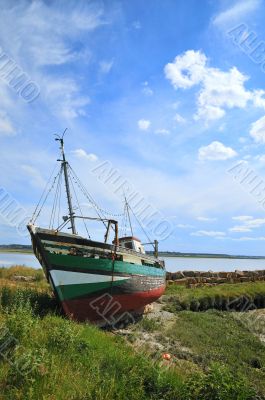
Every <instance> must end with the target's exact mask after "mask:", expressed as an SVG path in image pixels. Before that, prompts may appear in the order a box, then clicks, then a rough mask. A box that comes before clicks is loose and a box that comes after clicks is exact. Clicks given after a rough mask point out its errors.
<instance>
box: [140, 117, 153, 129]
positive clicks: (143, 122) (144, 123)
mask: <svg viewBox="0 0 265 400" xmlns="http://www.w3.org/2000/svg"><path fill="white" fill-rule="evenodd" d="M150 125H151V122H150V121H149V120H148V119H139V121H138V128H139V129H140V130H141V131H147V130H148V129H149V128H150Z"/></svg>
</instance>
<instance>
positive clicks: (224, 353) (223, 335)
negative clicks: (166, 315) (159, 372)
mask: <svg viewBox="0 0 265 400" xmlns="http://www.w3.org/2000/svg"><path fill="white" fill-rule="evenodd" d="M236 317H237V314H235V313H224V312H220V311H216V310H211V311H207V312H204V313H194V312H191V311H183V312H180V313H178V315H177V320H176V322H175V323H174V324H173V325H172V326H170V327H169V328H168V329H166V330H165V335H166V337H168V338H171V339H172V340H176V338H177V340H178V341H179V342H180V343H181V345H182V346H184V347H187V348H188V349H190V350H191V354H185V352H184V355H183V354H182V355H181V354H180V357H181V356H185V357H190V360H191V361H193V362H194V363H196V364H199V365H200V366H201V367H202V368H203V369H205V368H207V367H208V366H209V365H210V364H211V363H212V362H218V363H220V364H222V365H226V366H228V367H229V368H230V370H231V371H234V373H238V374H239V375H243V376H244V377H245V379H247V380H248V381H249V382H252V383H253V385H254V386H255V387H256V389H257V390H258V391H259V392H260V393H262V395H263V396H264V395H265V346H264V345H263V344H262V343H261V341H260V340H259V339H258V338H257V337H256V336H255V335H254V334H253V333H252V332H251V331H250V330H249V326H247V325H245V324H244V323H243V321H242V320H241V319H240V318H236ZM254 322H255V321H254V320H253V323H254Z"/></svg>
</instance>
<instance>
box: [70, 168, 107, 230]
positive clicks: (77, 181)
mask: <svg viewBox="0 0 265 400" xmlns="http://www.w3.org/2000/svg"><path fill="white" fill-rule="evenodd" d="M70 169H71V171H72V173H73V176H74V178H75V183H76V184H77V185H78V187H79V189H80V190H81V192H82V193H83V194H84V196H85V197H86V198H87V199H88V201H89V202H90V203H91V204H92V205H93V206H94V208H95V210H96V213H97V215H98V217H99V218H100V219H101V221H102V223H103V224H104V225H105V227H106V228H107V225H106V223H105V222H104V221H103V218H102V216H101V214H100V212H99V210H98V207H97V204H96V202H95V201H94V199H93V198H92V196H90V194H89V193H88V192H87V190H86V189H85V187H84V186H83V184H82V182H81V181H80V179H79V178H78V176H77V175H76V173H75V172H74V170H73V169H72V167H71V166H70ZM103 217H104V218H105V219H106V217H105V216H104V214H103Z"/></svg>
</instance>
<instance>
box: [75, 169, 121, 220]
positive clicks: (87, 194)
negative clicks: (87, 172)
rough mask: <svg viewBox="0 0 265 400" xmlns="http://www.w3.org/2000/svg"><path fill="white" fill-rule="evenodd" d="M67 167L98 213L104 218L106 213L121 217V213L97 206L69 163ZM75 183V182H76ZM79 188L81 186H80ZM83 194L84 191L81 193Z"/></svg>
mask: <svg viewBox="0 0 265 400" xmlns="http://www.w3.org/2000/svg"><path fill="white" fill-rule="evenodd" d="M69 167H70V169H71V171H72V172H73V174H74V176H75V178H76V179H77V181H78V182H79V183H80V185H81V186H82V188H83V190H84V192H85V193H86V197H87V196H88V197H89V198H88V200H89V202H90V203H91V204H92V205H93V206H94V207H95V208H96V209H97V210H98V212H99V213H100V212H101V213H102V214H103V216H104V218H106V214H107V215H111V216H112V217H122V216H123V214H121V213H120V214H114V213H112V212H110V211H107V210H104V209H103V208H100V207H99V206H98V204H97V203H96V201H95V200H94V199H93V197H92V196H91V194H90V193H89V192H88V191H87V189H86V187H85V186H84V185H83V183H82V182H81V180H80V179H79V178H78V176H77V175H76V173H75V171H74V170H73V168H72V167H71V166H70V165H69ZM76 183H77V182H76ZM80 189H81V188H80ZM83 194H84V193H83ZM100 218H102V217H100Z"/></svg>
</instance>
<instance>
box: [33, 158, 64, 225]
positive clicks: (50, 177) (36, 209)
mask: <svg viewBox="0 0 265 400" xmlns="http://www.w3.org/2000/svg"><path fill="white" fill-rule="evenodd" d="M57 165H58V164H57V161H56V163H55V165H54V167H53V170H52V173H51V175H50V176H49V179H48V180H47V183H46V185H45V187H44V189H43V192H42V194H41V197H40V199H39V201H38V204H37V205H36V207H35V210H34V212H33V214H32V217H31V220H30V222H33V223H34V222H35V221H36V219H37V218H35V220H34V217H35V215H36V213H37V211H38V208H39V205H40V203H41V201H42V198H43V196H44V194H45V192H46V190H47V188H48V185H49V183H50V181H51V179H52V177H53V175H54V171H55V170H56V167H57Z"/></svg>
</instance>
